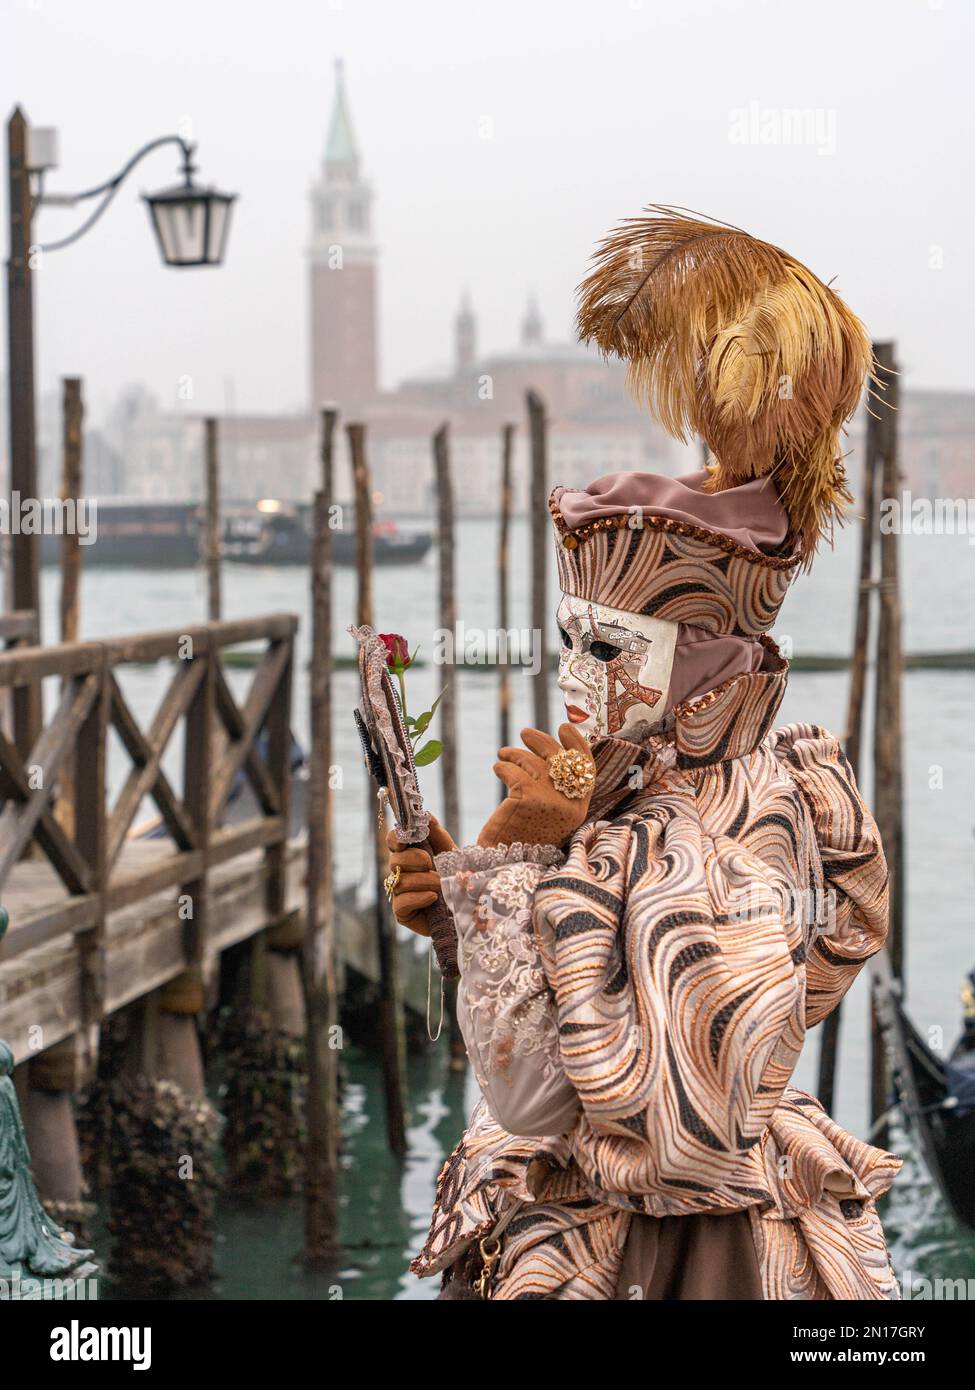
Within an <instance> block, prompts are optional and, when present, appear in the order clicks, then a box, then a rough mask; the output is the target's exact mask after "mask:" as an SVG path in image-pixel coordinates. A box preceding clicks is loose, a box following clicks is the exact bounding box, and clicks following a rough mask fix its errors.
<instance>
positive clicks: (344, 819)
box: [43, 521, 975, 1299]
mask: <svg viewBox="0 0 975 1390" xmlns="http://www.w3.org/2000/svg"><path fill="white" fill-rule="evenodd" d="M856 547H857V535H856V532H855V531H854V530H852V529H848V530H847V531H845V532H843V533H841V535H840V537H839V541H838V544H837V548H836V550H835V551H833V552H828V551H827V552H824V553H823V554H822V555H821V556H820V558H819V559H818V560H817V562H816V566H815V570H814V572H813V574H812V575H811V576H807V577H805V578H800V580H799V581H798V582H797V584H796V585H795V587H794V588H793V590H792V592H791V594H790V595H789V598H788V599H787V601H786V603H785V605H784V608H783V611H782V615H781V618H780V621H779V624H778V626H777V629H776V636H777V637H778V638H779V639H780V640H781V639H782V638H788V639H789V640H790V641H791V647H792V652H793V654H795V655H797V656H801V655H807V654H812V653H831V654H839V653H845V652H847V651H848V649H849V643H850V634H851V632H852V624H853V618H852V603H853V593H854V575H855V570H856V563H857V555H856ZM511 553H512V570H513V573H514V574H515V575H516V576H518V583H516V584H515V585H514V592H513V595H512V616H511V623H512V625H514V626H519V627H521V626H525V627H527V625H528V603H529V597H528V593H527V582H526V580H525V578H524V577H525V576H526V575H527V573H528V568H527V529H526V527H525V525H524V523H523V522H516V523H515V526H514V532H513V537H512V552H511ZM495 555H496V531H495V527H494V525H493V524H492V523H491V522H488V521H464V522H462V523H460V525H459V528H458V544H457V561H458V613H459V615H460V616H461V617H462V619H463V621H464V623H465V625H466V626H467V627H468V628H472V627H478V626H480V627H491V626H493V625H494V623H495V616H496V587H497V569H496V562H495ZM901 564H902V586H901V588H902V596H903V597H902V601H903V608H904V628H905V630H904V647H905V650H906V651H908V652H915V651H938V650H948V649H965V650H972V649H975V603H973V602H972V599H971V595H972V592H973V589H975V548H973V547H972V546H971V545H969V543H968V540H967V538H966V537H964V536H910V537H905V538H904V539H903V540H902V542H901ZM551 590H552V594H553V596H554V595H555V593H556V592H557V585H556V581H555V571H554V557H553V561H552V579H551ZM43 597H44V602H45V623H46V627H45V634H46V635H47V637H48V638H49V639H50V638H51V637H52V635H53V634H54V632H55V631H56V602H57V585H56V577H55V575H54V572H52V571H46V572H45V576H44V595H43ZM374 601H375V613H376V624H377V627H378V628H379V629H380V630H382V631H399V632H403V633H404V634H405V635H406V636H407V638H408V639H409V641H410V644H411V646H413V645H414V644H415V643H417V642H419V643H420V647H421V652H420V656H421V660H422V657H423V654H424V652H426V653H427V654H428V655H429V653H430V650H431V644H432V634H433V632H434V630H435V628H436V625H437V624H436V620H435V612H436V557H435V555H431V556H429V557H428V558H427V560H426V561H425V562H424V563H423V564H422V565H420V566H417V567H415V568H412V569H410V570H382V569H380V570H378V571H377V572H376V575H375V598H374ZM224 605H225V612H226V616H227V617H248V616H256V615H259V614H264V613H270V612H274V611H280V610H286V611H290V612H296V613H297V614H298V615H299V617H300V618H301V628H300V631H299V638H298V650H299V660H298V663H297V665H298V670H297V673H296V674H297V679H296V685H295V712H294V724H295V729H296V731H297V733H298V734H299V737H305V736H306V733H307V702H308V678H307V658H308V650H309V633H308V624H307V617H308V612H309V593H308V582H307V575H306V574H305V572H303V571H291V570H283V569H267V570H258V569H251V568H248V567H234V566H230V567H228V568H227V569H226V570H225V575H224ZM551 608H552V611H553V612H554V608H555V603H554V601H553V602H552V604H551ZM205 611H206V594H205V588H204V584H203V578H202V575H201V574H198V573H195V572H185V571H184V572H172V573H161V574H156V573H153V572H143V571H102V572H99V571H98V570H92V571H90V572H89V573H87V574H86V575H85V576H84V580H83V587H82V615H81V634H82V636H83V637H84V638H96V637H101V636H107V635H115V634H118V633H122V632H137V631H142V630H148V629H152V628H163V627H175V628H179V627H181V626H189V625H192V624H193V623H197V622H201V621H203V619H204V617H205ZM334 612H335V625H336V631H335V634H334V643H333V647H334V650H335V651H336V652H343V653H346V654H351V652H352V650H353V645H352V641H351V638H348V637H347V635H346V634H345V632H344V628H345V626H346V623H347V622H350V621H352V620H353V618H354V614H355V592H354V575H353V574H352V572H351V571H348V570H343V571H340V572H339V574H338V578H337V583H336V593H335V599H334ZM553 646H554V641H553ZM436 674H437V673H436V669H435V668H433V667H427V668H424V669H417V670H415V671H414V672H412V673H411V675H410V677H409V681H408V693H409V700H410V705H411V707H412V708H414V709H421V708H426V707H428V704H429V702H430V700H431V699H432V698H433V696H434V695H435V694H436V691H437V688H438V687H437V684H436ZM167 679H168V668H166V667H159V668H147V669H146V668H137V669H133V670H131V671H128V672H126V673H125V678H124V680H123V686H124V689H125V691H126V695H127V698H128V699H129V700H130V702H131V704H132V707H133V710H134V712H135V713H136V716H137V718H139V719H140V722H144V721H147V720H148V719H149V718H150V717H151V713H152V711H153V710H154V708H155V706H156V705H157V704H158V701H159V699H160V698H161V694H162V691H163V689H164V688H165V684H166V681H167ZM247 680H248V675H247V673H246V672H234V673H233V676H232V681H233V684H234V685H235V686H236V687H237V688H238V689H241V688H243V687H246V684H247ZM53 693H54V692H53V691H51V692H49V695H50V696H51V697H53ZM512 693H513V701H514V708H513V719H512V723H513V727H514V728H516V729H517V728H519V727H520V726H521V724H523V723H527V722H530V703H529V700H530V692H529V682H528V681H527V680H526V679H525V678H524V676H523V675H520V674H516V675H515V676H514V678H513V692H512ZM335 694H336V706H337V715H336V727H335V750H336V751H335V757H336V760H337V763H338V765H339V767H340V769H341V773H342V782H343V785H342V787H341V788H340V789H337V791H336V797H337V805H336V827H337V841H336V859H337V872H338V879H339V882H340V883H343V884H347V883H350V882H352V883H356V884H358V883H360V882H361V881H362V880H363V878H364V869H365V862H364V853H365V852H366V851H365V845H366V844H367V839H366V834H365V828H366V817H367V815H371V813H372V811H371V805H372V803H371V800H368V798H367V790H366V786H365V779H364V773H363V772H362V770H361V763H360V759H359V755H358V744H357V741H356V738H355V734H354V731H353V728H352V723H351V717H349V716H348V712H349V711H351V708H352V705H353V703H354V701H355V698H356V677H355V675H354V673H353V672H352V671H347V670H343V671H339V672H337V673H336V681H335ZM973 696H975V673H973V672H968V671H959V672H951V671H913V672H910V673H908V674H907V676H906V678H905V683H904V730H905V740H904V752H905V767H904V774H905V803H906V812H905V814H906V836H907V922H908V950H907V979H908V1001H909V1006H910V1010H911V1013H912V1016H913V1018H914V1021H915V1023H916V1024H917V1026H918V1027H919V1028H920V1029H921V1031H922V1033H924V1034H925V1035H926V1036H927V1037H928V1039H929V1041H930V1042H932V1044H933V1045H937V1046H941V1047H943V1048H944V1049H945V1050H947V1049H949V1048H950V1047H951V1045H952V1043H953V1041H954V1039H955V1036H956V1035H957V1031H958V1015H959V1006H958V988H959V985H960V982H961V980H962V977H963V976H964V974H965V972H966V971H967V970H969V969H970V968H971V966H972V963H973V961H975V933H973V931H972V883H973V868H975V855H973V841H972V834H973V824H975V810H973V795H972V788H973V787H975V733H973V727H972V712H973ZM556 697H557V692H555V691H553V696H552V703H551V710H552V722H553V724H554V723H555V722H557V719H558V713H559V703H558V700H557V698H556ZM845 701H846V675H845V673H804V672H796V673H794V674H793V676H792V677H791V679H790V683H789V689H788V692H787V694H786V698H785V702H784V705H783V709H782V712H781V722H783V723H784V722H788V721H792V720H809V721H811V722H815V723H819V724H823V725H826V726H827V727H831V728H833V729H834V730H838V731H841V730H842V728H843V724H844V721H845ZM459 706H460V730H461V733H460V743H461V747H460V763H461V789H462V820H463V824H462V826H461V827H459V832H460V833H458V828H455V827H451V828H452V829H453V830H454V834H455V838H457V839H458V841H460V842H465V841H466V842H469V841H470V840H472V839H473V838H474V837H475V836H476V833H477V831H478V829H479V827H480V826H481V824H483V822H484V820H485V819H486V817H487V815H488V814H489V812H490V810H491V809H492V807H493V806H494V804H495V802H496V798H497V783H496V782H495V779H494V776H493V774H492V772H491V764H492V762H493V761H494V750H495V748H496V746H497V713H496V681H495V680H494V678H493V677H492V676H491V675H489V674H486V673H484V672H477V671H474V670H469V669H464V670H462V672H461V675H460V681H459ZM870 737H871V735H870V730H869V728H868V730H867V742H866V743H865V747H866V748H868V749H869V747H870V744H869V739H870ZM179 757H180V747H179V742H178V739H176V740H174V744H173V747H172V748H171V749H170V753H169V757H168V759H167V770H169V771H171V772H172V773H173V775H174V776H177V777H178V768H179V761H178V760H179ZM124 767H125V760H124V756H123V755H122V754H121V751H120V750H117V749H116V750H113V756H112V758H111V760H110V775H111V779H112V781H113V782H114V783H115V784H116V785H117V784H118V782H119V779H120V777H121V776H122V774H123V771H124ZM422 776H423V779H424V790H425V793H426V795H427V798H428V802H429V804H430V806H431V809H433V810H434V811H437V810H438V806H439V801H440V796H439V791H440V789H439V780H438V773H437V769H436V767H433V768H431V769H428V770H427V771H426V772H425V773H423V774H422ZM865 780H866V782H867V784H866V786H865V791H866V792H867V795H868V796H869V781H868V779H865ZM866 996H867V989H866V981H865V978H863V977H861V979H860V980H859V981H858V983H857V985H856V986H855V987H854V989H853V990H852V991H851V993H850V995H849V996H848V997H847V1001H846V1003H845V1006H844V1014H843V1028H842V1036H841V1046H840V1064H839V1078H838V1092H837V1106H836V1114H837V1119H838V1120H839V1122H840V1123H841V1124H843V1125H844V1126H846V1127H847V1128H848V1129H850V1130H851V1131H853V1132H854V1133H857V1134H860V1135H865V1134H866V1130H867V1094H868V1092H867V1063H868V1045H867V1016H866ZM817 1050H818V1038H817V1035H816V1034H815V1033H814V1034H813V1035H812V1037H811V1039H810V1041H809V1043H808V1044H807V1047H806V1049H805V1051H804V1053H803V1056H802V1058H801V1059H800V1063H799V1068H798V1070H797V1073H796V1077H795V1081H796V1084H797V1085H799V1086H803V1087H806V1088H808V1089H811V1090H812V1089H814V1087H815V1062H816V1053H817ZM347 1065H348V1069H349V1082H350V1084H349V1089H348V1094H347V1098H346V1125H345V1135H346V1151H345V1155H344V1172H345V1179H344V1191H343V1240H344V1242H345V1250H344V1260H343V1263H342V1266H341V1268H340V1269H339V1270H338V1271H337V1272H336V1274H335V1276H333V1277H327V1278H326V1277H324V1276H311V1275H308V1274H307V1273H306V1272H305V1271H303V1270H302V1269H301V1268H300V1267H299V1266H297V1265H296V1264H295V1263H294V1256H295V1253H296V1252H297V1251H298V1250H299V1249H300V1246H301V1220H302V1209H301V1202H300V1200H297V1199H292V1200H279V1201H275V1202H273V1203H251V1202H249V1203H242V1202H240V1201H235V1200H233V1199H231V1198H229V1197H225V1198H224V1199H223V1201H222V1203H221V1210H220V1222H219V1228H220V1241H219V1246H218V1250H217V1263H218V1271H219V1279H218V1282H217V1285H216V1286H215V1288H214V1290H212V1291H210V1293H209V1294H208V1295H207V1296H211V1297H228V1298H233V1297H236V1298H242V1297H248V1298H256V1297H259V1298H316V1299H319V1298H334V1297H345V1298H355V1299H379V1298H424V1297H432V1296H433V1294H434V1292H435V1290H434V1289H433V1288H432V1287H430V1286H429V1285H426V1284H421V1283H419V1281H417V1280H415V1279H414V1278H413V1277H412V1276H411V1275H409V1274H408V1273H407V1272H406V1265H407V1263H408V1261H409V1259H410V1257H411V1256H412V1254H414V1253H415V1252H416V1250H417V1249H418V1248H419V1246H420V1244H421V1243H422V1236H423V1234H424V1233H425V1230H426V1222H427V1218H428V1216H429V1211H430V1207H431V1203H432V1195H433V1186H434V1182H435V1179H436V1175H437V1172H438V1171H439V1168H440V1165H441V1163H442V1161H443V1156H444V1155H445V1153H446V1152H448V1151H449V1150H450V1148H451V1147H452V1146H453V1144H454V1143H455V1142H456V1139H457V1137H458V1136H459V1134H460V1131H461V1129H462V1127H463V1118H464V1115H465V1114H466V1112H467V1110H468V1109H469V1108H470V1105H471V1103H472V1100H473V1092H472V1082H471V1081H470V1078H467V1080H466V1081H464V1080H460V1079H458V1078H457V1077H456V1076H454V1075H452V1074H451V1073H450V1072H449V1071H448V1069H447V1067H446V1048H445V1045H444V1043H443V1042H441V1043H440V1044H439V1046H438V1047H437V1048H435V1049H433V1050H432V1051H431V1054H430V1055H429V1056H428V1057H424V1058H419V1059H414V1060H413V1061H412V1062H411V1066H410V1077H409V1080H410V1107H411V1128H410V1154H409V1157H408V1159H407V1161H406V1163H405V1164H404V1166H403V1167H402V1169H400V1167H399V1165H397V1164H396V1163H395V1161H394V1160H392V1159H391V1158H390V1157H389V1155H388V1154H387V1153H386V1151H385V1147H384V1144H383V1134H382V1102H381V1091H380V1087H379V1078H378V1070H377V1067H376V1064H375V1061H374V1060H372V1059H369V1058H366V1057H363V1056H361V1055H356V1056H351V1057H349V1058H347ZM906 1149H907V1146H906V1144H904V1143H902V1144H900V1146H899V1148H898V1151H899V1152H904V1151H906ZM885 1222H886V1224H887V1227H888V1232H889V1235H890V1238H891V1243H892V1251H893V1255H894V1262H895V1268H897V1270H898V1272H900V1271H902V1270H903V1269H904V1268H909V1269H911V1270H913V1271H914V1272H915V1273H916V1274H928V1275H931V1276H939V1277H955V1278H963V1277H964V1278H970V1277H975V1238H973V1237H972V1236H970V1235H967V1234H965V1233H963V1232H961V1231H959V1230H958V1229H957V1227H956V1225H955V1223H954V1222H953V1220H952V1218H951V1216H950V1215H949V1214H948V1213H947V1212H946V1211H945V1210H944V1208H943V1205H942V1203H941V1201H940V1198H939V1197H938V1196H937V1194H936V1193H935V1192H933V1191H932V1189H931V1185H930V1183H929V1181H928V1179H927V1176H926V1174H925V1173H924V1171H923V1169H919V1168H918V1167H917V1165H916V1164H915V1163H913V1162H909V1164H908V1165H907V1167H906V1169H905V1172H904V1174H903V1175H902V1177H901V1179H900V1180H899V1181H898V1183H897V1185H896V1188H895V1192H894V1195H893V1196H892V1197H891V1199H889V1201H888V1202H887V1204H886V1213H885Z"/></svg>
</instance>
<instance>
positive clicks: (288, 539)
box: [222, 498, 433, 565]
mask: <svg viewBox="0 0 975 1390" xmlns="http://www.w3.org/2000/svg"><path fill="white" fill-rule="evenodd" d="M432 544H433V537H432V536H431V535H430V534H429V533H428V532H425V531H410V532H404V531H400V529H399V527H398V526H397V524H396V523H395V522H394V521H388V520H384V521H377V522H376V523H375V525H374V526H373V528H372V560H373V564H374V565H415V564H417V563H418V562H419V561H420V560H422V559H423V558H424V556H425V555H426V554H427V552H428V551H429V550H430V547H431V546H432ZM222 551H223V556H224V559H225V560H229V561H231V562H233V563H235V564H242V565H307V564H308V563H309V561H310V559H311V513H310V509H309V508H307V507H296V506H290V505H288V504H287V503H284V502H279V501H277V500H276V499H273V498H267V499H265V500H264V501H261V502H258V504H257V509H256V511H255V512H247V513H238V514H236V515H232V516H230V517H228V518H227V522H226V524H225V526H224V533H223V540H222ZM333 556H334V559H335V563H336V564H337V565H354V564H355V562H356V543H355V533H354V530H353V529H352V528H343V529H342V530H336V531H335V532H334V533H333Z"/></svg>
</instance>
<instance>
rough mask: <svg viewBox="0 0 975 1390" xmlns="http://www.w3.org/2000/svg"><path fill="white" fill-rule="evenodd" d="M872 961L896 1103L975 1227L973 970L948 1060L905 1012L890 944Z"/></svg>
mask: <svg viewBox="0 0 975 1390" xmlns="http://www.w3.org/2000/svg"><path fill="white" fill-rule="evenodd" d="M870 967H871V978H872V987H873V995H874V1001H875V1004H876V1009H877V1018H878V1022H879V1024H880V1028H881V1031H882V1033H883V1036H884V1042H885V1045H886V1048H887V1055H888V1058H889V1060H890V1065H891V1072H892V1074H893V1078H894V1088H895V1096H896V1100H897V1103H898V1104H899V1106H900V1108H901V1110H902V1113H903V1115H904V1118H905V1120H906V1122H907V1124H908V1125H909V1127H910V1129H911V1131H912V1133H913V1134H914V1135H915V1137H916V1139H917V1142H918V1145H919V1147H920V1150H921V1155H922V1157H923V1159H924V1162H925V1164H926V1165H927V1167H928V1170H929V1171H930V1173H931V1176H932V1178H933V1179H934V1181H935V1182H936V1183H937V1185H938V1187H939V1189H940V1190H941V1193H942V1196H943V1197H944V1199H945V1201H946V1202H947V1203H948V1206H949V1207H950V1208H951V1210H952V1211H953V1212H954V1213H955V1215H956V1216H957V1218H958V1220H959V1221H960V1222H962V1223H963V1224H964V1225H965V1226H967V1227H968V1228H969V1230H973V1231H975V970H973V971H972V973H971V974H970V975H969V976H968V980H967V981H966V983H965V986H964V988H963V990H962V1002H963V1008H964V1016H963V1020H962V1033H961V1036H960V1038H959V1039H958V1042H957V1043H956V1044H955V1046H954V1048H953V1049H952V1051H951V1054H950V1055H949V1057H948V1058H947V1060H945V1059H944V1058H942V1057H939V1056H938V1055H937V1053H935V1052H932V1050H931V1049H930V1048H929V1047H928V1045H927V1043H925V1041H924V1039H923V1038H922V1037H921V1035H920V1034H919V1033H918V1031H917V1029H916V1028H915V1027H914V1025H913V1023H912V1022H911V1020H910V1019H909V1018H908V1016H907V1013H906V1012H905V1010H904V1007H903V1003H902V999H901V988H900V982H899V981H898V980H897V979H896V978H895V976H894V972H893V969H892V967H891V963H890V957H889V956H888V954H887V952H886V951H880V952H879V953H878V954H877V955H876V956H874V957H873V959H872V960H871V962H870Z"/></svg>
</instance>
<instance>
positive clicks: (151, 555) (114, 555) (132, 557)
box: [41, 500, 202, 569]
mask: <svg viewBox="0 0 975 1390" xmlns="http://www.w3.org/2000/svg"><path fill="white" fill-rule="evenodd" d="M201 517H202V509H201V507H200V504H199V502H145V501H141V502H115V501H112V500H108V501H99V502H98V508H97V511H96V512H95V514H94V522H95V526H94V528H93V533H92V540H91V543H90V544H85V543H84V542H82V544H81V564H82V567H83V568H84V569H87V568H88V567H89V566H90V565H99V566H103V565H106V566H107V565H114V566H119V567H120V566H123V565H137V566H138V567H139V568H140V569H163V568H165V569H188V568H190V567H191V566H193V565H198V564H199V563H200V522H201ZM61 544H62V540H61V537H60V536H59V535H52V534H50V533H45V534H44V535H42V536H41V564H42V565H56V564H58V563H59V560H60V557H61Z"/></svg>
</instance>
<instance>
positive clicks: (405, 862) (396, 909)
mask: <svg viewBox="0 0 975 1390" xmlns="http://www.w3.org/2000/svg"><path fill="white" fill-rule="evenodd" d="M386 844H387V845H388V847H389V849H390V851H391V853H390V856H389V871H390V873H392V874H395V872H396V870H397V869H399V871H400V876H399V881H398V882H397V884H396V887H395V889H394V890H393V896H392V899H391V902H392V907H393V916H394V917H395V918H396V920H397V922H402V923H403V926H404V927H409V929H410V931H415V932H416V934H417V935H418V936H429V935H430V927H429V926H428V925H427V914H426V909H427V908H428V907H432V905H433V904H434V903H435V902H436V901H437V894H438V893H439V892H440V875H439V874H438V873H437V871H436V869H435V868H434V867H433V855H434V854H443V852H444V851H445V850H448V849H456V848H457V846H456V845H455V844H454V842H453V840H452V839H451V838H450V836H449V835H448V834H447V832H446V830H444V828H443V826H442V825H441V824H440V822H439V821H438V820H435V819H434V817H433V816H431V817H430V838H429V845H430V849H429V850H428V849H426V848H423V849H421V848H420V846H419V845H404V844H402V843H401V841H400V840H398V839H397V838H396V831H395V830H390V832H389V833H388V835H387V836H386ZM431 850H432V851H433V853H431V852H430V851H431Z"/></svg>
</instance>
